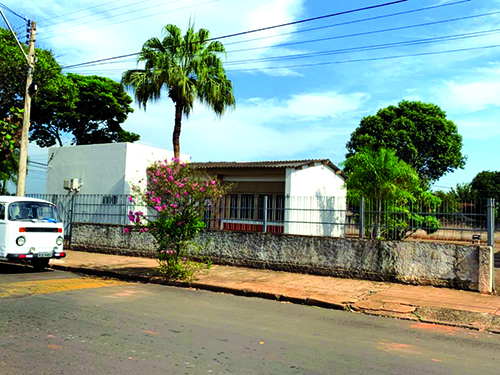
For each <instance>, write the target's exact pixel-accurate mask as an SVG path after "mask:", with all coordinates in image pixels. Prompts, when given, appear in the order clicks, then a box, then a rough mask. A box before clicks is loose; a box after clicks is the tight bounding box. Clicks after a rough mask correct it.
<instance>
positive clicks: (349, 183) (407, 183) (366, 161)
mask: <svg viewBox="0 0 500 375" xmlns="http://www.w3.org/2000/svg"><path fill="white" fill-rule="evenodd" d="M343 166H344V167H345V169H346V170H349V171H350V172H349V176H348V178H347V180H346V182H345V187H346V188H347V191H348V194H349V196H350V197H364V198H366V199H367V203H368V205H369V207H370V208H369V211H373V212H374V215H369V216H368V217H369V220H367V221H368V223H367V224H368V225H370V226H371V227H372V230H371V233H370V234H371V237H372V238H380V237H381V236H383V237H384V238H386V239H404V238H405V237H406V236H407V234H408V233H409V232H412V231H413V230H414V229H416V228H419V227H421V228H429V230H430V229H431V228H435V227H436V226H438V225H439V224H438V223H437V220H436V219H435V218H433V217H432V216H422V215H417V214H415V213H413V212H412V211H413V210H412V209H411V205H408V203H417V201H418V200H420V202H421V203H422V204H420V205H418V206H421V207H422V206H424V207H425V208H426V209H427V210H429V211H432V210H431V207H432V206H434V203H435V200H434V198H433V197H431V194H429V193H427V192H425V191H424V190H422V188H421V181H420V179H419V177H418V174H417V172H416V171H415V170H414V168H412V167H411V166H410V165H408V164H407V163H405V162H404V161H402V160H400V159H399V158H398V157H397V156H396V151H395V150H392V149H385V148H380V149H378V150H371V149H361V150H360V151H358V152H356V153H355V154H354V155H353V156H352V157H350V158H349V159H347V160H346V161H345V162H344V163H343ZM382 222H384V223H385V225H384V228H385V229H384V230H383V231H382V230H381V223H382Z"/></svg>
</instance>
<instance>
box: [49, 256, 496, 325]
mask: <svg viewBox="0 0 500 375" xmlns="http://www.w3.org/2000/svg"><path fill="white" fill-rule="evenodd" d="M67 254H68V255H67V257H66V258H64V259H60V260H52V262H51V265H52V268H54V269H59V270H66V271H73V272H80V273H84V274H90V275H98V276H108V277H114V278H119V279H124V280H130V281H141V282H150V283H157V284H166V285H174V286H180V287H190V288H197V289H204V290H211V291H215V292H223V293H230V294H235V295H243V296H248V297H260V298H267V299H272V300H277V301H282V302H291V303H299V304H306V305H312V306H320V307H325V308H333V309H342V310H348V311H355V312H360V313H365V314H371V315H381V316H389V317H394V318H402V319H410V320H415V321H420V322H426V323H439V324H446V325H452V326H458V327H466V328H473V329H478V330H486V331H490V332H495V333H500V297H498V296H493V295H482V294H479V293H474V292H466V291H460V290H452V289H445V288H435V287H430V286H411V285H402V284H392V283H386V282H373V281H366V280H352V279H341V278H334V277H324V276H312V275H302V274H293V273H287V272H278V271H269V270H258V269H249V268H240V267H227V266H217V265H213V266H212V268H211V269H210V270H209V271H208V272H201V273H199V274H198V275H197V277H196V279H195V280H194V281H193V282H191V283H186V282H166V281H164V280H162V279H160V278H158V277H153V276H149V275H150V274H151V270H152V268H154V267H156V265H157V262H156V260H154V259H148V258H136V257H127V256H118V255H106V254H95V253H86V252H80V251H67Z"/></svg>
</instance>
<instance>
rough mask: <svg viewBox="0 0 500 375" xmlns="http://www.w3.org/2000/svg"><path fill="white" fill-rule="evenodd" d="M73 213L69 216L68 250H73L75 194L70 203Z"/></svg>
mask: <svg viewBox="0 0 500 375" xmlns="http://www.w3.org/2000/svg"><path fill="white" fill-rule="evenodd" d="M70 207H71V211H70V215H69V227H68V228H69V238H68V248H69V249H71V239H72V237H73V211H74V210H75V194H73V195H71V203H70Z"/></svg>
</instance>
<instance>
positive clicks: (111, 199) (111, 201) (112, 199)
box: [102, 195, 118, 205]
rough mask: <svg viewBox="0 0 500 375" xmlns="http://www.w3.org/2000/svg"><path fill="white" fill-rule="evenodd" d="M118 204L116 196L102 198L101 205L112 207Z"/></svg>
mask: <svg viewBox="0 0 500 375" xmlns="http://www.w3.org/2000/svg"><path fill="white" fill-rule="evenodd" d="M117 203H118V197H117V196H116V195H105V196H103V197H102V204H108V205H112V204H113V205H114V204H117Z"/></svg>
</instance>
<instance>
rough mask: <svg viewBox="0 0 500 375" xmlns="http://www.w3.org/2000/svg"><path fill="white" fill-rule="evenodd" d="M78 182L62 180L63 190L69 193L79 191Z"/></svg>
mask: <svg viewBox="0 0 500 375" xmlns="http://www.w3.org/2000/svg"><path fill="white" fill-rule="evenodd" d="M78 182H79V181H78V178H66V179H64V189H65V190H69V191H73V190H75V191H78V190H80V184H79V183H78Z"/></svg>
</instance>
